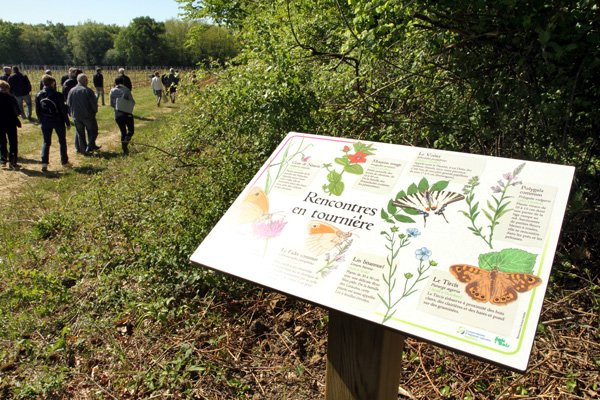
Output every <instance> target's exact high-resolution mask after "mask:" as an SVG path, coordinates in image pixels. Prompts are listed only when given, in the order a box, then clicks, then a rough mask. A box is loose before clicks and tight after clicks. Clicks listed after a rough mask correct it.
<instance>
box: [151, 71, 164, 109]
mask: <svg viewBox="0 0 600 400" xmlns="http://www.w3.org/2000/svg"><path fill="white" fill-rule="evenodd" d="M150 86H152V91H153V92H154V96H155V97H156V106H157V107H160V100H161V99H162V83H161V81H160V74H159V73H158V71H156V72H155V73H154V76H153V77H152V81H151V82H150Z"/></svg>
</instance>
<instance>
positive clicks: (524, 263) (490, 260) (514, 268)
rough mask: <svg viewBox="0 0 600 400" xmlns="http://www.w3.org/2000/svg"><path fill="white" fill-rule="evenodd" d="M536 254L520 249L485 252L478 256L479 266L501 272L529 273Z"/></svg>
mask: <svg viewBox="0 0 600 400" xmlns="http://www.w3.org/2000/svg"><path fill="white" fill-rule="evenodd" d="M536 258H537V254H533V253H529V252H527V251H525V250H520V249H504V250H501V251H499V252H492V253H485V254H481V255H480V256H479V266H480V267H481V268H483V269H487V270H491V269H493V268H496V269H497V270H498V271H502V272H515V273H524V274H530V273H532V272H533V267H534V266H535V260H536Z"/></svg>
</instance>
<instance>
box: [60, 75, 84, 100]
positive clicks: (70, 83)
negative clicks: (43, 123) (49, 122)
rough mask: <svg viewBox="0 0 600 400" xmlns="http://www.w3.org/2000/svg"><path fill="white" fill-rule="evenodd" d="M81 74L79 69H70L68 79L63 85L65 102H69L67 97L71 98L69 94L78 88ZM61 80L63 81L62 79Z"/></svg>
mask: <svg viewBox="0 0 600 400" xmlns="http://www.w3.org/2000/svg"><path fill="white" fill-rule="evenodd" d="M79 73H81V72H80V71H79V70H78V69H77V68H72V67H71V68H69V72H68V74H67V79H66V80H65V81H64V83H63V84H62V94H63V97H64V99H65V100H64V101H65V102H66V101H67V97H68V96H69V92H70V91H71V89H73V88H74V87H75V86H77V74H79ZM63 78H64V76H63ZM60 80H61V81H62V78H61V79H60Z"/></svg>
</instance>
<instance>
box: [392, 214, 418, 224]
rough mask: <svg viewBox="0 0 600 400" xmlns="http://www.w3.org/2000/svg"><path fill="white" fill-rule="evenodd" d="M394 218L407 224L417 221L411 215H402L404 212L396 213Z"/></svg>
mask: <svg viewBox="0 0 600 400" xmlns="http://www.w3.org/2000/svg"><path fill="white" fill-rule="evenodd" d="M394 219H395V220H396V221H398V222H402V223H405V224H406V223H411V222H415V220H414V219H412V218H411V217H409V216H407V215H402V214H394Z"/></svg>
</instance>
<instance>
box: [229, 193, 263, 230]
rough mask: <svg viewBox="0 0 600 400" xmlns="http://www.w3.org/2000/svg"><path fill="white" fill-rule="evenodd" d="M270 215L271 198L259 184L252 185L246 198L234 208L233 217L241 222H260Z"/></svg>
mask: <svg viewBox="0 0 600 400" xmlns="http://www.w3.org/2000/svg"><path fill="white" fill-rule="evenodd" d="M269 216H270V214H269V198H268V197H267V195H266V194H265V192H264V191H263V190H262V189H261V188H259V187H257V186H254V187H252V188H251V189H250V191H249V192H248V194H247V195H246V197H245V198H244V200H242V202H241V203H239V204H237V205H236V207H235V208H234V210H233V218H234V219H235V221H236V222H237V223H240V224H250V223H254V222H259V221H261V220H263V219H265V218H268V217H269Z"/></svg>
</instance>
